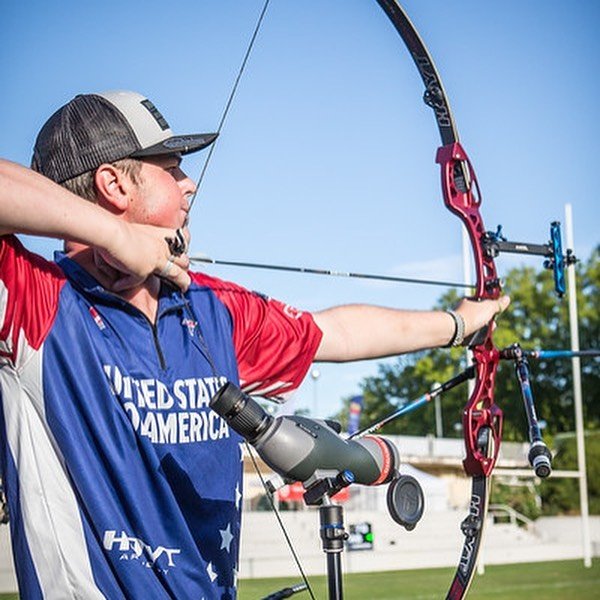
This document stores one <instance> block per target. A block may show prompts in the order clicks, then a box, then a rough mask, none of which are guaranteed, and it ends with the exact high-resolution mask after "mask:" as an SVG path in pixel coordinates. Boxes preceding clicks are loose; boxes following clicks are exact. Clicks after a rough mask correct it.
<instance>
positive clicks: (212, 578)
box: [206, 562, 217, 581]
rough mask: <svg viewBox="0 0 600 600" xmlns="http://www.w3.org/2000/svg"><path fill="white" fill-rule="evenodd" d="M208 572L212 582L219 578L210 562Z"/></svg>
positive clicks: (207, 567)
mask: <svg viewBox="0 0 600 600" xmlns="http://www.w3.org/2000/svg"><path fill="white" fill-rule="evenodd" d="M206 572H207V573H208V576H209V577H210V580H211V581H214V580H215V579H216V578H217V574H216V573H215V572H214V570H213V566H212V563H211V562H209V563H208V565H207V566H206Z"/></svg>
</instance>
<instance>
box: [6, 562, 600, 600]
mask: <svg viewBox="0 0 600 600" xmlns="http://www.w3.org/2000/svg"><path fill="white" fill-rule="evenodd" d="M453 574H454V569H419V570H417V571H386V572H383V573H356V574H350V575H347V576H345V577H344V598H345V599H346V600H364V599H365V598H368V599H369V600H400V599H402V598H410V599H411V600H439V599H440V598H444V597H445V595H446V591H447V587H448V585H449V583H450V580H451V579H452V576H453ZM298 582H299V581H296V579H244V580H242V581H240V585H239V597H238V598H239V600H258V599H259V598H262V597H263V596H266V595H267V594H269V593H271V592H274V591H276V590H279V589H281V588H283V587H286V586H289V585H293V584H295V583H298ZM310 584H311V586H312V588H313V591H314V594H315V597H316V598H318V599H319V600H325V599H326V598H327V583H326V580H325V577H311V578H310ZM529 596H530V597H535V598H539V599H543V600H558V599H561V600H563V599H564V600H600V561H598V560H595V561H594V563H593V566H592V568H591V569H586V568H585V567H584V566H583V563H582V561H581V560H577V561H575V560H570V561H563V562H550V563H530V564H519V565H499V566H488V567H486V570H485V575H482V576H476V577H475V581H474V583H473V585H472V586H471V591H470V592H469V600H476V599H484V598H491V599H493V600H524V599H526V598H528V597H529ZM18 598H19V597H18V596H17V595H16V594H0V600H18ZM294 598H298V600H307V599H308V598H309V595H308V592H302V593H299V594H297V595H296V596H294ZM181 600H187V599H184V598H182V599H181Z"/></svg>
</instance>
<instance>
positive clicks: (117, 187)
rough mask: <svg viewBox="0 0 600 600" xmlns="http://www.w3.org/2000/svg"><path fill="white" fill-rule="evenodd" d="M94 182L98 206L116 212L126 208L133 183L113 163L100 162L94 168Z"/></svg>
mask: <svg viewBox="0 0 600 600" xmlns="http://www.w3.org/2000/svg"><path fill="white" fill-rule="evenodd" d="M94 183H95V184H96V191H97V193H98V203H99V204H100V206H103V207H104V208H106V209H107V210H109V211H111V212H114V213H117V214H120V213H123V212H125V210H127V207H128V206H129V199H130V197H131V191H132V187H133V186H134V184H133V182H132V181H131V179H130V178H129V177H128V176H127V175H125V173H123V172H122V171H121V170H119V169H117V168H116V167H114V166H113V165H109V164H102V165H100V166H99V167H98V169H97V170H96V174H95V175H94Z"/></svg>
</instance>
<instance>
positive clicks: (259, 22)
mask: <svg viewBox="0 0 600 600" xmlns="http://www.w3.org/2000/svg"><path fill="white" fill-rule="evenodd" d="M269 2H270V0H265V3H264V5H263V7H262V10H261V12H260V15H259V17H258V20H257V22H256V26H255V27H254V31H253V33H252V37H251V38H250V42H249V44H248V47H247V48H246V53H245V55H244V58H243V60H242V64H241V65H240V68H239V69H238V73H237V76H236V78H235V81H234V83H233V87H232V88H231V92H230V93H229V98H228V99H227V102H226V104H225V108H224V109H223V114H222V115H221V120H220V121H219V125H218V127H217V131H216V133H217V136H218V135H220V133H221V130H222V129H223V125H224V124H225V119H226V118H227V115H228V114H229V109H230V108H231V105H232V103H233V99H234V98H235V94H236V92H237V89H238V85H239V83H240V80H241V78H242V75H243V74H244V70H245V69H246V64H247V62H248V58H249V57H250V53H251V52H252V48H253V47H254V42H255V41H256V38H257V37H258V32H259V31H260V27H261V25H262V22H263V19H264V16H265V13H266V12H267V8H268V6H269ZM217 143H218V137H217V141H215V142H214V143H213V144H211V146H210V148H209V150H208V154H207V155H206V158H205V159H204V164H203V165H202V169H201V171H200V175H199V176H198V181H197V182H196V189H195V190H194V193H193V194H192V197H191V199H190V208H189V210H190V211H191V210H192V206H193V205H194V202H195V201H196V196H197V195H198V191H199V189H200V186H201V185H202V181H203V180H204V175H205V173H206V170H207V168H208V165H209V163H210V159H211V158H212V155H213V152H214V150H215V147H216V146H217Z"/></svg>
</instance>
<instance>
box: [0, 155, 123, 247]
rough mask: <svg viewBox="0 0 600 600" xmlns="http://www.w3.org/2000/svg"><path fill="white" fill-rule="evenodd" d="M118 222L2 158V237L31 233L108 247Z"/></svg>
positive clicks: (0, 192) (82, 200) (47, 181)
mask: <svg viewBox="0 0 600 600" xmlns="http://www.w3.org/2000/svg"><path fill="white" fill-rule="evenodd" d="M116 222H117V219H115V217H114V216H113V215H111V214H110V213H109V212H107V211H105V210H102V209H100V208H99V207H98V206H96V205H95V204H93V203H92V202H89V201H87V200H84V199H83V198H79V197H78V196H76V195H75V194H72V193H71V192H69V191H68V190H66V189H65V188H63V187H61V186H59V185H58V184H56V183H54V182H52V181H50V180H49V179H47V178H46V177H43V176H41V175H39V174H38V173H35V172H34V171H32V170H30V169H26V168H25V167H22V166H20V165H18V164H16V163H12V162H9V161H6V160H2V159H0V234H2V235H5V234H8V233H28V234H33V235H40V236H44V237H52V238H59V239H66V240H71V241H75V242H80V243H84V244H86V245H90V246H96V247H100V248H106V247H108V246H109V244H110V241H111V236H112V237H114V235H115V227H116Z"/></svg>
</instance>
